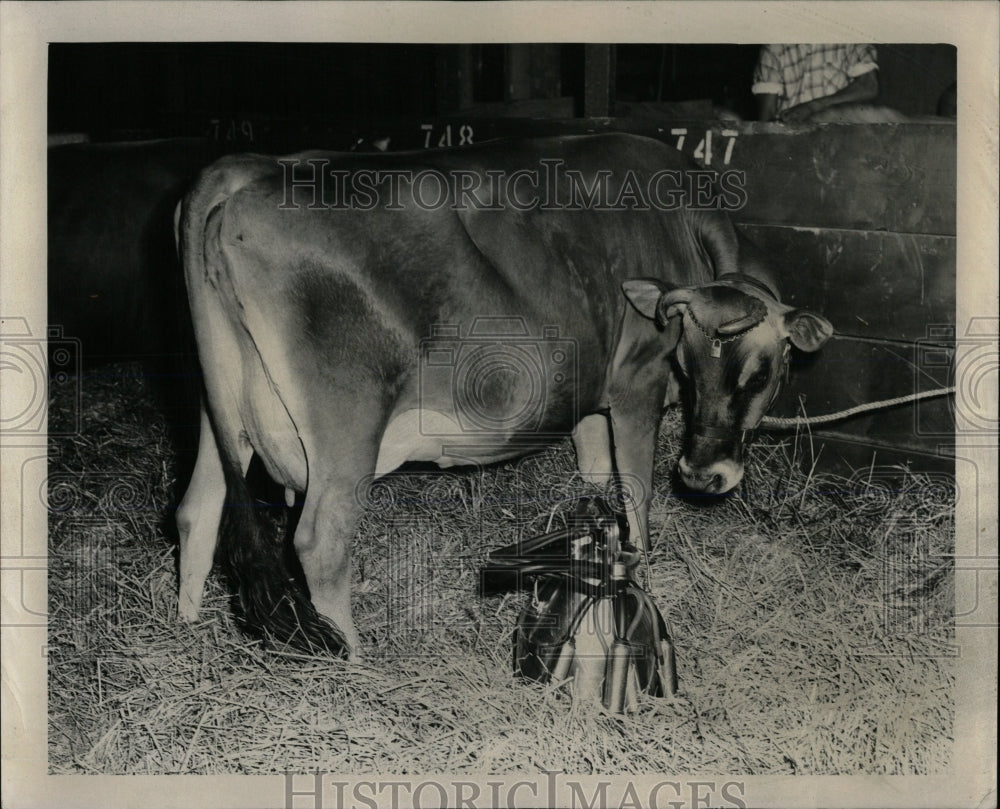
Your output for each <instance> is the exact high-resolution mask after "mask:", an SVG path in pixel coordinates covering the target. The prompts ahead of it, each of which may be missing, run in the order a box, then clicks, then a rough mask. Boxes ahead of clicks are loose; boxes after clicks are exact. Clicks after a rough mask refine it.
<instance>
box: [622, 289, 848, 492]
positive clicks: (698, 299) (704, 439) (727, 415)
mask: <svg viewBox="0 0 1000 809" xmlns="http://www.w3.org/2000/svg"><path fill="white" fill-rule="evenodd" d="M623 288H624V290H625V294H626V296H627V297H628V299H629V300H630V301H631V302H632V305H633V306H634V307H635V308H636V310H638V311H639V312H640V313H641V314H642V315H644V316H645V317H648V318H650V319H651V320H653V321H654V322H655V323H656V324H657V326H658V327H659V328H660V329H661V330H662V331H663V334H664V338H665V339H667V340H668V341H671V342H674V343H675V348H674V352H673V357H674V360H675V363H674V364H675V368H676V370H677V371H679V373H680V376H681V378H682V384H681V396H682V400H683V402H684V409H685V415H686V417H687V425H688V428H687V436H686V438H685V440H684V450H683V453H682V454H681V459H680V463H679V470H680V476H681V479H682V480H683V481H684V484H685V485H686V486H688V487H689V488H690V489H692V490H694V491H698V492H706V493H709V494H721V493H724V492H727V491H729V490H730V489H732V488H733V487H734V486H736V485H737V484H738V483H739V482H740V480H742V478H743V442H744V438H745V435H746V433H747V431H749V430H752V429H754V428H755V427H757V425H758V424H759V423H760V420H761V418H763V416H764V414H765V413H766V412H767V410H768V408H770V406H771V405H772V404H773V402H774V400H775V398H776V397H777V395H778V390H779V388H780V386H781V381H782V379H783V378H784V376H785V371H786V367H787V363H788V355H789V351H790V349H791V347H792V346H794V347H795V348H797V349H799V350H801V351H816V350H817V349H819V348H820V347H821V346H822V345H823V344H824V343H825V342H826V341H827V339H828V338H829V337H830V335H831V334H832V333H833V326H832V325H831V324H830V323H829V321H827V320H826V319H825V318H823V317H821V316H820V315H817V314H814V313H812V312H808V311H806V310H804V309H795V308H793V307H791V306H786V305H784V304H782V303H780V302H779V301H778V300H777V298H776V297H775V296H774V295H773V294H771V293H770V292H769V290H768V288H767V287H764V286H763V285H761V284H759V282H754V281H753V279H750V280H749V281H747V280H746V277H745V276H735V275H734V276H729V278H725V277H724V278H723V279H720V281H718V282H716V283H713V284H710V285H707V286H703V287H674V288H671V287H669V286H667V285H665V284H663V283H661V282H658V281H652V280H633V281H626V282H625V284H624V287H623Z"/></svg>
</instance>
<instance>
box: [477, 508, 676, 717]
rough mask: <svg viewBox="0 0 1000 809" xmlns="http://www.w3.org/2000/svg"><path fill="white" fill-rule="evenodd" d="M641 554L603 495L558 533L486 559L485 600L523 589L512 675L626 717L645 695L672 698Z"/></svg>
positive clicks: (661, 629)
mask: <svg viewBox="0 0 1000 809" xmlns="http://www.w3.org/2000/svg"><path fill="white" fill-rule="evenodd" d="M641 559H642V554H641V552H640V551H639V549H638V548H636V547H635V546H634V545H632V544H631V543H630V542H629V528H628V520H627V519H626V517H625V514H624V512H623V511H621V510H618V509H616V508H613V507H612V505H611V504H610V503H609V502H608V501H607V499H605V498H603V497H583V498H580V499H579V500H578V501H577V502H576V504H575V506H574V508H573V510H572V511H571V512H570V514H569V515H567V525H566V527H565V528H561V529H559V530H556V531H551V532H549V533H546V534H543V535H541V536H538V537H534V538H533V539H528V540H523V541H520V542H516V543H514V544H512V545H508V546H506V547H503V548H499V549H498V550H495V551H493V552H492V553H491V554H490V555H489V563H488V565H487V566H486V567H485V568H484V569H483V571H482V589H483V592H484V593H486V594H489V593H497V592H504V591H511V590H524V589H526V590H528V591H529V592H530V593H531V599H530V600H529V602H528V603H527V605H526V606H525V607H524V609H523V610H522V611H521V615H520V617H519V618H518V621H517V629H516V632H515V636H514V673H515V674H516V675H517V676H519V677H524V678H526V679H529V680H535V681H537V682H542V683H546V682H561V681H565V682H567V683H572V691H573V696H574V699H585V700H586V699H593V700H598V699H599V700H600V701H601V702H602V703H603V705H604V707H605V708H607V710H608V711H610V712H612V713H622V712H623V711H626V710H633V709H634V707H635V704H636V697H637V695H638V694H639V693H640V692H641V693H646V694H649V695H651V696H656V697H671V696H673V694H674V692H675V691H676V690H677V670H676V664H675V659H674V648H673V643H672V641H671V639H670V636H669V634H668V632H667V627H666V623H665V622H664V620H663V616H662V615H661V614H660V611H659V610H658V609H657V607H656V604H655V603H653V599H652V598H651V596H650V595H649V593H648V592H647V591H646V590H645V589H644V588H643V587H642V586H641V585H640V584H639V581H638V579H637V576H636V572H637V570H638V568H639V562H640V560H641Z"/></svg>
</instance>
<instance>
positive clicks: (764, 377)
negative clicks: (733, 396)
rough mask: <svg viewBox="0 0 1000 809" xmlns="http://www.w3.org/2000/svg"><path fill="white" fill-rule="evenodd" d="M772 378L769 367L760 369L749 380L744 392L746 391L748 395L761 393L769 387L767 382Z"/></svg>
mask: <svg viewBox="0 0 1000 809" xmlns="http://www.w3.org/2000/svg"><path fill="white" fill-rule="evenodd" d="M770 376H771V374H770V369H768V368H767V366H765V367H763V368H760V369H758V370H757V371H756V372H755V373H754V375H753V376H751V377H750V378H749V379H748V380H747V384H746V386H745V387H744V390H746V391H747V393H760V392H761V391H762V390H764V388H766V387H767V381H768V379H769V378H770Z"/></svg>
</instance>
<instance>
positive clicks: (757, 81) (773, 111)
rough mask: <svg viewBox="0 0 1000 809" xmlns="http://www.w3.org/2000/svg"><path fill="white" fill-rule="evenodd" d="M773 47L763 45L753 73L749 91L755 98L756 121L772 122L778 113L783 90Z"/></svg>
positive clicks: (777, 58)
mask: <svg viewBox="0 0 1000 809" xmlns="http://www.w3.org/2000/svg"><path fill="white" fill-rule="evenodd" d="M776 47H779V46H773V45H763V46H761V49H760V55H759V56H758V57H757V64H756V66H755V67H754V71H753V85H752V86H751V88H750V91H751V92H752V93H753V94H754V95H755V96H756V97H757V119H758V120H760V121H773V120H774V119H775V117H776V115H777V111H778V99H779V98H780V97H781V93H782V91H783V90H784V83H783V79H782V75H781V64H780V61H779V57H778V55H777V52H776V50H775V48H776Z"/></svg>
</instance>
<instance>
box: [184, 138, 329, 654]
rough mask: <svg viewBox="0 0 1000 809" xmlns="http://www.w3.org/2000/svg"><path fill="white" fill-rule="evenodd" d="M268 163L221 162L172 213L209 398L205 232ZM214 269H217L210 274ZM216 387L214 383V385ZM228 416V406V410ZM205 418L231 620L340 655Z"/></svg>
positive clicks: (274, 639) (298, 646) (289, 644)
mask: <svg viewBox="0 0 1000 809" xmlns="http://www.w3.org/2000/svg"><path fill="white" fill-rule="evenodd" d="M273 166H274V164H273V161H267V160H266V159H265V158H258V157H255V156H251V155H242V156H237V157H232V158H226V159H223V160H222V161H219V162H218V163H216V164H215V165H214V166H212V167H210V168H208V169H206V170H205V171H204V172H202V174H201V176H200V177H199V179H198V181H197V183H196V184H195V186H194V187H193V188H192V190H191V192H190V193H189V194H188V196H187V197H186V199H185V200H184V201H183V203H182V206H183V210H182V209H181V207H178V211H177V213H176V214H175V227H176V229H177V233H176V235H177V241H178V247H179V249H180V252H181V254H182V258H183V263H184V276H185V281H186V282H187V285H188V298H189V301H190V304H191V309H192V314H193V317H194V320H195V332H196V336H197V337H198V341H199V352H198V353H199V357H200V359H201V363H202V372H203V374H204V377H205V388H206V392H209V395H208V396H207V397H206V399H207V400H206V406H207V407H208V408H209V410H211V409H212V407H213V398H218V397H224V396H225V395H226V392H225V391H224V390H215V391H214V393H215V396H214V397H213V395H212V393H211V392H210V391H211V389H212V387H213V384H212V383H213V369H212V368H211V363H212V361H213V358H214V357H213V353H212V346H211V345H202V344H201V343H202V342H203V341H204V340H208V339H209V338H208V337H206V336H203V335H200V334H198V331H199V330H198V320H199V319H202V320H204V319H206V318H210V317H213V316H215V317H217V316H218V314H219V313H218V312H217V311H215V309H214V307H213V305H212V303H211V296H213V295H217V294H219V293H218V291H217V288H216V287H215V285H214V284H213V283H211V280H212V279H211V278H210V277H209V276H208V275H206V270H207V269H209V268H207V267H206V252H207V251H206V248H207V247H208V239H209V237H210V236H211V235H212V232H213V229H216V230H217V228H218V227H219V224H220V221H221V215H220V214H221V212H222V211H221V209H222V208H223V207H224V206H225V203H226V200H227V199H228V198H229V197H230V196H231V195H232V194H233V193H235V192H236V191H237V190H238V189H239V188H240V187H242V186H243V185H244V184H246V183H247V182H248V181H251V180H253V179H255V178H256V177H259V176H261V173H262V172H266V171H273ZM211 269H214V270H218V269H219V268H211ZM215 381H216V382H218V381H219V380H215ZM234 412H235V405H234ZM217 415H218V414H215V413H213V414H212V419H211V420H212V423H213V425H215V431H216V445H217V446H218V449H219V454H220V456H221V460H222V467H223V473H224V475H225V481H226V499H225V505H224V507H223V513H222V522H221V525H220V528H219V539H220V545H221V554H220V557H221V561H222V562H223V565H224V568H225V571H226V575H227V578H228V579H229V581H230V582H231V584H232V585H233V588H234V590H235V596H236V604H235V607H236V609H235V612H236V614H237V619H238V622H239V623H240V624H241V626H242V627H243V629H244V630H245V631H247V632H248V633H249V634H251V635H253V636H256V637H258V638H261V639H263V640H264V641H265V642H267V643H268V644H269V645H271V646H272V647H274V648H277V649H291V650H295V651H300V652H305V653H307V654H317V653H319V654H330V655H334V656H337V657H342V656H345V655H346V654H347V653H348V651H349V649H348V646H347V643H346V641H345V638H344V635H343V633H342V632H341V631H340V630H339V629H338V628H337V626H336V625H335V624H334V623H333V622H332V621H330V620H328V619H327V618H325V617H323V616H322V615H320V613H319V612H318V611H317V610H316V608H315V606H313V603H312V601H311V600H310V598H309V593H308V590H307V587H306V585H305V582H304V580H303V577H302V576H301V575H296V574H295V573H293V572H292V565H291V564H290V561H291V553H290V549H289V548H288V547H287V546H286V544H285V543H284V542H282V541H281V539H282V538H279V537H278V536H276V534H277V530H276V525H275V524H274V521H273V520H270V519H269V517H268V515H267V513H266V511H267V507H266V506H264V505H262V504H260V503H258V502H257V501H256V500H255V499H254V498H253V496H252V495H251V492H250V489H249V486H248V485H247V482H246V480H245V478H244V476H243V473H242V471H241V468H240V462H239V458H238V455H237V452H236V446H235V443H234V442H236V441H238V440H239V438H238V436H237V435H229V436H222V435H220V425H221V424H222V423H224V422H225V419H219V418H217V417H216V416H217Z"/></svg>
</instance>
